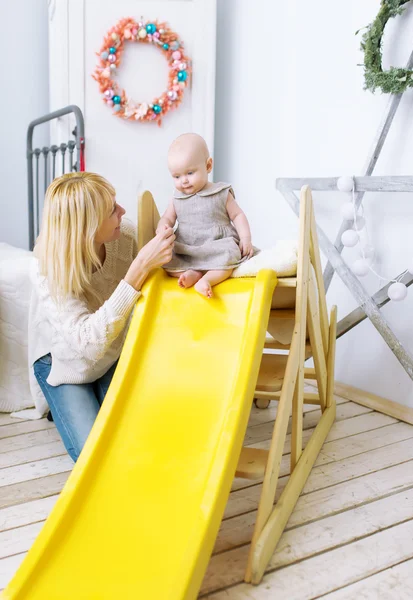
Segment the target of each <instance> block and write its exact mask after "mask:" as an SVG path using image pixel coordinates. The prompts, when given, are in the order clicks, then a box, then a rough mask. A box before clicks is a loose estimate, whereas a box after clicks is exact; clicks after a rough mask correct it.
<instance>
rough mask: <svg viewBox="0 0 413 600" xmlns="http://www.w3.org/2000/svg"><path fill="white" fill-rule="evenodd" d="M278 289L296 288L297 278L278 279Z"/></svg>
mask: <svg viewBox="0 0 413 600" xmlns="http://www.w3.org/2000/svg"><path fill="white" fill-rule="evenodd" d="M277 286H278V287H297V277H280V278H279V279H278V281H277Z"/></svg>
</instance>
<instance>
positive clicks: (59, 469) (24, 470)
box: [0, 454, 73, 487]
mask: <svg viewBox="0 0 413 600" xmlns="http://www.w3.org/2000/svg"><path fill="white" fill-rule="evenodd" d="M72 469H73V461H72V459H71V458H70V456H68V455H67V454H66V455H65V456H55V457H54V458H47V459H45V460H38V461H35V462H30V463H26V464H24V465H18V466H17V467H8V468H6V469H1V470H0V487H4V486H7V485H14V484H16V483H22V482H23V481H30V480H32V479H40V478H41V477H45V476H46V475H56V474H57V473H64V472H66V471H71V470H72Z"/></svg>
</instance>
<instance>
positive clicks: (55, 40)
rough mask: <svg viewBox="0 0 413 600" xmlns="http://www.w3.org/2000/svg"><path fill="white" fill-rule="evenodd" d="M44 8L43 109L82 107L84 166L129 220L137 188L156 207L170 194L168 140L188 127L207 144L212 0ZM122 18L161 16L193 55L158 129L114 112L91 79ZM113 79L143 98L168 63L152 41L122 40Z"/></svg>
mask: <svg viewBox="0 0 413 600" xmlns="http://www.w3.org/2000/svg"><path fill="white" fill-rule="evenodd" d="M49 11H50V12H49V18H50V40H49V41H50V49H49V52H50V100H51V105H50V109H51V110H56V109H58V108H61V107H63V106H66V105H68V104H77V105H78V106H79V107H80V108H81V110H82V112H83V115H84V118H85V139H86V146H85V151H86V170H88V171H95V172H97V173H100V174H101V175H103V176H104V177H106V178H107V179H108V180H109V181H110V182H111V183H112V184H113V185H114V186H115V188H116V191H117V199H118V201H119V202H120V203H121V204H122V205H123V206H124V207H125V208H126V210H127V216H128V217H129V218H131V219H132V220H133V221H136V199H137V194H138V193H140V192H141V191H143V190H145V189H149V190H150V191H152V193H153V194H154V196H155V200H156V202H157V204H158V208H159V209H160V211H163V210H164V209H165V208H166V205H167V203H168V200H169V198H170V197H171V192H172V183H171V179H170V176H169V173H168V170H167V164H166V156H167V150H168V146H169V144H170V143H171V141H172V140H173V139H174V138H175V137H176V136H177V135H179V134H181V133H184V132H187V131H195V132H197V133H199V134H201V135H203V136H204V137H205V139H206V141H207V143H208V145H209V147H210V150H211V152H212V150H213V133H214V97H215V33H216V0H156V1H155V0H153V1H151V0H146V1H139V0H138V1H137V0H116V1H113V0H70V1H69V0H58V1H56V0H52V1H51V2H50V8H49ZM125 17H132V18H134V19H136V20H141V18H142V20H143V21H148V20H149V21H151V20H158V21H164V22H165V21H166V22H167V23H168V24H169V27H170V28H171V29H172V30H173V31H174V32H176V33H177V34H178V35H179V37H180V39H181V40H182V41H183V43H184V46H185V50H186V53H187V54H188V56H189V57H190V58H191V59H192V77H191V84H190V86H189V87H187V88H186V89H185V93H184V98H183V101H182V103H181V104H180V106H179V107H178V108H177V109H176V110H173V111H170V112H169V113H168V114H166V115H165V117H164V119H163V122H162V125H161V126H160V127H158V126H157V124H156V123H155V122H152V123H147V122H135V121H127V120H124V119H120V118H118V117H116V116H114V115H113V110H112V109H110V108H109V107H108V106H107V105H106V104H105V103H104V101H103V100H102V96H101V94H100V92H99V88H98V84H97V82H96V81H95V80H94V79H93V78H92V73H93V71H94V68H95V66H96V63H97V56H96V53H97V52H98V51H99V50H100V48H101V46H102V43H103V39H104V36H105V34H106V33H107V32H108V30H109V29H110V28H111V27H112V26H113V25H115V24H116V23H117V22H118V21H119V20H120V19H122V18H125ZM116 77H117V81H118V82H119V84H120V86H121V87H122V88H123V89H125V92H126V93H127V95H128V96H131V97H132V98H133V99H134V100H135V101H136V102H138V103H139V102H143V101H145V102H148V103H150V102H151V101H152V99H153V98H155V97H156V96H157V95H158V94H160V93H161V92H162V91H163V90H164V89H165V87H166V83H167V78H168V65H167V62H166V60H165V57H164V55H163V53H162V52H161V51H160V50H158V49H157V48H155V47H153V46H152V45H149V44H142V43H138V42H127V43H125V52H124V54H123V57H122V63H121V65H120V67H119V69H118V73H117V76H116ZM68 127H72V128H73V123H72V122H71V123H68V122H67V119H66V120H65V119H62V121H61V122H60V123H59V124H58V126H57V130H58V131H59V134H61V133H62V132H64V131H65V130H66V131H67V128H68ZM63 137H64V136H63Z"/></svg>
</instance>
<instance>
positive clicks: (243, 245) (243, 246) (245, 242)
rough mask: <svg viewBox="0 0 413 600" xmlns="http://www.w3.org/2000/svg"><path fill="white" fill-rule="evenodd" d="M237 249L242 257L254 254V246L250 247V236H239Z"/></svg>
mask: <svg viewBox="0 0 413 600" xmlns="http://www.w3.org/2000/svg"><path fill="white" fill-rule="evenodd" d="M239 249H240V250H241V255H242V257H244V256H248V258H251V256H252V255H253V254H254V248H253V247H252V242H251V238H250V237H245V238H241V239H240V241H239Z"/></svg>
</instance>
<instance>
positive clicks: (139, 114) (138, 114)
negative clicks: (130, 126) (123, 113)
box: [135, 102, 149, 121]
mask: <svg viewBox="0 0 413 600" xmlns="http://www.w3.org/2000/svg"><path fill="white" fill-rule="evenodd" d="M148 110H149V105H148V104H147V103H146V102H142V104H139V106H138V108H137V109H136V111H135V119H136V120H137V121H138V120H140V119H143V118H144V117H145V116H146V113H147V112H148Z"/></svg>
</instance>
